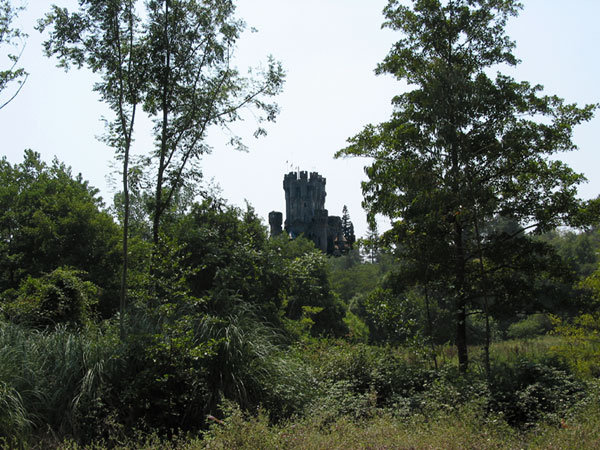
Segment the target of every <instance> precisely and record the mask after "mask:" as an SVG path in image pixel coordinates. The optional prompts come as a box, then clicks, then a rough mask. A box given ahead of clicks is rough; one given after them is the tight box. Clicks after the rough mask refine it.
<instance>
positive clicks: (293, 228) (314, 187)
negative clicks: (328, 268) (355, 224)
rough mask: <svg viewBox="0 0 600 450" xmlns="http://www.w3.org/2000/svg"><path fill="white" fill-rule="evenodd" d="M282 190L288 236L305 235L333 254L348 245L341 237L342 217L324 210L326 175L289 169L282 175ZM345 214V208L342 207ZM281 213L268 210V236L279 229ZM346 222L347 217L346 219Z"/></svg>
mask: <svg viewBox="0 0 600 450" xmlns="http://www.w3.org/2000/svg"><path fill="white" fill-rule="evenodd" d="M283 189H284V191H285V231H286V233H287V234H288V235H289V236H290V237H291V238H296V237H298V236H300V235H304V237H306V238H307V239H310V240H311V241H313V242H314V243H315V246H316V247H317V248H318V249H320V250H322V251H323V252H327V253H329V254H333V255H340V254H342V253H345V252H347V251H348V249H349V248H350V245H351V244H350V245H349V244H348V243H347V241H346V238H345V237H344V232H343V226H342V219H340V218H339V217H338V216H331V217H330V216H329V215H328V213H327V210H326V209H325V197H326V195H327V194H326V193H325V178H324V177H322V176H321V175H319V174H318V173H317V172H311V173H310V176H309V174H308V172H306V171H302V172H290V173H288V174H287V175H285V176H284V177H283ZM345 213H347V210H345ZM282 219H283V218H282V214H281V213H280V212H277V211H271V212H270V213H269V225H270V226H271V236H277V235H278V234H280V233H281V232H282V230H281V222H282ZM348 221H349V219H348Z"/></svg>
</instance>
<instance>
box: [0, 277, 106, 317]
mask: <svg viewBox="0 0 600 450" xmlns="http://www.w3.org/2000/svg"><path fill="white" fill-rule="evenodd" d="M83 274H84V272H82V271H80V270H75V269H73V268H70V267H59V268H58V269H56V270H54V271H52V272H50V273H49V274H46V275H43V276H42V277H40V278H32V277H27V278H26V279H25V280H24V281H23V282H22V283H21V285H20V287H19V290H18V291H17V292H16V295H15V298H14V299H11V300H9V301H8V302H7V304H6V305H5V307H4V312H5V314H6V315H7V316H8V318H10V320H11V321H13V322H15V323H22V324H25V325H29V326H32V327H35V328H44V327H55V326H57V325H59V324H67V325H81V324H84V323H85V322H87V321H88V320H90V319H91V317H92V308H93V306H94V305H96V304H97V303H98V288H97V287H96V285H94V284H93V283H91V282H89V281H84V280H83V279H82V275H83Z"/></svg>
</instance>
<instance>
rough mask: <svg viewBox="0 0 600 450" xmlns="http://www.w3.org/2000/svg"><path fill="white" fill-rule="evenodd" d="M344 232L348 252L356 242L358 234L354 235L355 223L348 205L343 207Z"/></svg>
mask: <svg viewBox="0 0 600 450" xmlns="http://www.w3.org/2000/svg"><path fill="white" fill-rule="evenodd" d="M342 233H343V234H344V238H346V245H347V248H346V252H347V251H348V250H351V249H352V246H353V245H354V242H356V236H355V235H354V224H353V223H352V221H351V220H350V213H349V212H348V207H347V206H346V205H344V207H343V208H342Z"/></svg>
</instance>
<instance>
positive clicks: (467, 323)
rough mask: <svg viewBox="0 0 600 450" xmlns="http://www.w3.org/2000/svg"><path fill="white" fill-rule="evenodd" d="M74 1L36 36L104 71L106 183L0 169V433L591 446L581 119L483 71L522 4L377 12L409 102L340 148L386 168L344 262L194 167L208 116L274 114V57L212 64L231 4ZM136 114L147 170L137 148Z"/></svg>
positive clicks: (595, 306) (64, 171)
mask: <svg viewBox="0 0 600 450" xmlns="http://www.w3.org/2000/svg"><path fill="white" fill-rule="evenodd" d="M0 4H1V3H0ZM79 5H80V9H79V10H78V12H76V13H68V12H67V11H66V10H63V9H61V8H59V7H55V8H54V9H53V10H52V12H51V13H50V15H48V16H47V17H46V19H45V22H44V24H45V25H44V26H49V27H53V28H52V30H53V31H52V33H51V38H50V41H48V43H47V46H46V50H47V52H48V53H50V54H56V55H58V56H59V58H60V60H61V62H62V63H63V64H65V65H67V64H75V65H77V66H80V65H86V66H88V67H91V68H92V69H94V70H96V71H97V72H99V74H100V75H101V79H102V81H101V82H99V84H98V85H97V90H98V92H99V93H100V94H101V96H102V98H103V100H104V101H107V102H108V104H109V105H110V106H111V107H112V109H113V112H114V113H115V119H114V121H113V122H109V124H108V134H107V136H108V137H107V140H108V141H109V142H110V143H111V145H113V146H114V148H115V150H116V154H117V157H118V158H121V160H122V161H123V163H124V164H123V191H122V192H120V193H118V194H117V195H116V196H115V199H114V204H113V205H112V206H111V207H110V208H109V209H107V208H106V207H105V205H104V204H103V202H102V201H101V199H100V198H99V197H98V196H97V191H96V190H95V189H94V188H92V187H90V186H89V185H88V183H87V182H85V181H84V180H83V178H82V176H81V175H79V176H73V174H72V173H71V170H70V169H69V168H68V167H67V166H65V165H64V164H62V163H60V162H59V161H54V162H52V163H51V164H47V163H45V162H43V161H41V160H40V157H39V155H38V154H36V153H35V152H33V151H31V150H27V151H25V153H24V159H23V162H21V163H19V164H14V165H12V164H10V163H8V161H6V159H3V160H2V161H0V206H1V208H0V211H1V212H0V446H2V447H8V448H63V449H78V448H121V449H126V448H148V449H149V448H152V449H155V448H164V449H179V448H181V449H184V448H186V449H195V448H198V449H204V448H206V449H219V448H223V449H230V448H240V449H243V448H252V449H255V448H264V449H270V448H289V449H296V448H298V449H311V448H315V449H317V448H319V449H328V448H357V449H358V448H423V449H425V448H457V449H458V448H593V447H597V446H600V435H599V431H598V430H600V409H599V407H600V406H599V405H600V384H599V377H600V365H599V364H598V361H599V358H600V338H599V336H600V309H599V308H600V301H599V300H600V283H599V280H600V266H599V261H598V258H597V253H598V250H599V248H600V235H599V230H598V229H597V228H594V227H589V228H588V229H586V230H584V231H580V232H576V231H573V230H555V229H554V228H555V226H556V225H558V224H560V223H571V224H574V225H583V224H585V223H592V222H593V221H594V220H593V219H594V207H593V206H594V205H593V204H590V205H583V203H582V202H580V201H579V200H578V199H577V198H576V197H575V192H574V187H575V186H576V185H577V183H578V182H580V181H581V179H582V178H581V177H580V176H579V175H577V174H575V173H573V172H572V171H571V170H570V169H568V168H567V167H566V166H564V165H563V164H562V163H559V162H556V161H554V160H553V161H549V160H548V156H549V155H550V154H553V153H554V152H556V151H559V150H570V149H571V147H572V144H571V141H570V135H571V129H572V127H573V126H574V125H575V124H576V123H578V122H580V121H583V120H586V119H588V118H589V117H590V116H591V113H592V110H593V109H594V107H592V106H589V107H584V108H577V107H576V106H573V105H565V104H564V103H563V102H562V100H560V99H557V98H555V97H540V96H539V95H538V94H539V89H538V88H537V87H531V86H530V85H529V84H527V83H517V82H515V81H514V80H512V79H510V78H508V77H504V76H501V75H498V77H497V78H496V79H495V80H491V79H490V78H489V77H488V71H486V69H487V68H489V66H490V65H491V64H496V63H501V62H507V63H514V62H515V60H514V58H513V57H512V55H511V53H510V50H511V48H512V43H511V42H510V41H509V40H508V38H507V37H506V36H505V35H504V25H505V22H506V20H507V18H508V16H510V15H513V14H515V13H516V11H517V9H518V7H519V5H518V4H517V3H515V2H513V1H506V0H503V1H495V0H486V1H483V0H480V1H476V0H473V1H466V0H464V1H463V0H454V1H451V2H446V3H443V4H442V3H440V2H437V1H434V0H416V1H415V2H414V9H412V10H411V9H410V8H408V7H401V6H399V5H398V4H397V2H396V1H394V0H391V1H390V3H389V6H388V7H387V8H386V17H387V20H388V25H389V26H391V27H392V28H394V29H398V30H400V31H403V32H404V33H405V37H404V38H403V40H401V41H399V43H398V44H397V45H396V46H395V47H394V49H393V50H392V52H391V53H390V55H389V56H388V58H387V59H386V60H385V61H384V63H383V64H382V65H381V66H380V69H379V70H380V71H382V72H383V71H386V72H392V73H394V74H395V75H397V76H398V77H399V78H406V77H408V79H409V81H412V82H413V84H414V85H415V90H414V91H412V92H409V93H407V94H403V95H401V96H399V97H397V98H396V100H395V103H396V106H397V110H396V112H395V113H394V116H393V117H392V119H391V120H390V122H387V123H385V124H382V125H380V126H378V127H368V128H367V129H366V130H365V131H364V132H363V133H362V134H360V135H358V136H357V137H355V138H353V139H352V140H351V145H350V147H348V148H347V149H346V150H344V151H343V152H344V153H345V154H362V155H370V156H374V157H375V159H374V161H373V165H372V166H371V167H369V168H368V170H367V174H368V176H369V180H368V181H367V182H366V183H365V185H364V191H365V204H366V206H367V207H368V208H369V214H370V216H371V217H370V218H371V224H370V229H369V233H368V235H367V236H366V237H365V238H363V239H359V240H358V241H356V242H354V240H353V239H354V230H353V227H352V223H351V221H350V217H349V213H348V210H347V208H344V211H343V212H344V217H343V220H342V225H343V231H344V235H345V237H346V240H347V242H349V243H350V244H351V245H352V244H354V246H353V248H351V249H350V250H349V251H348V252H346V253H345V254H343V255H341V256H338V257H328V256H326V255H324V254H323V253H322V252H320V251H319V250H317V249H315V247H314V245H313V243H312V242H311V241H309V240H307V239H304V238H303V237H299V238H297V239H294V240H291V239H290V238H289V237H288V236H286V235H285V234H282V235H279V236H277V237H273V238H270V237H269V236H268V234H267V230H266V227H265V226H264V224H263V223H262V221H261V219H260V218H259V217H258V216H257V215H256V213H255V211H254V210H253V209H252V207H251V206H250V205H246V207H245V208H239V207H235V206H231V205H229V204H228V203H227V201H226V200H225V199H222V198H219V197H218V196H217V195H214V194H210V193H204V194H203V195H202V196H198V195H197V190H196V189H194V186H192V183H191V181H192V180H194V178H190V177H188V174H187V170H188V169H191V168H193V167H195V166H194V165H193V164H192V166H188V164H191V162H190V161H192V160H194V159H196V158H197V157H198V156H199V155H200V154H202V152H204V151H206V150H207V147H206V145H205V142H204V132H205V128H206V127H208V126H209V125H227V123H230V122H231V121H235V120H237V119H238V118H239V116H238V110H237V108H239V107H241V106H243V105H247V104H253V105H254V106H255V107H256V108H258V110H261V111H263V112H264V113H265V114H266V117H265V118H266V119H272V118H273V117H274V116H273V114H275V112H276V107H275V106H274V105H272V104H267V103H264V102H263V100H259V97H260V95H265V96H267V97H269V96H271V95H273V94H275V93H277V92H278V91H279V89H280V87H281V82H282V74H281V71H280V69H279V67H278V65H277V64H275V63H273V65H272V66H271V67H270V69H269V71H268V72H267V73H266V74H265V76H266V78H265V79H263V80H262V81H259V82H258V84H256V83H253V82H250V81H249V80H246V79H243V78H240V77H239V74H237V73H236V72H235V71H233V70H232V69H231V68H230V67H229V66H228V58H229V56H228V49H229V48H230V47H231V46H232V45H233V43H234V42H235V40H236V39H237V37H238V34H239V32H240V30H241V22H239V20H238V19H236V18H235V17H234V16H233V4H232V3H231V2H227V1H224V2H221V1H216V2H210V1H203V2H200V1H191V0H185V1H183V0H181V1H179V0H164V1H150V2H146V6H147V8H148V10H147V11H146V12H147V14H146V15H144V16H143V19H142V17H137V16H136V11H138V10H137V9H135V8H134V2H126V1H120V0H115V1H109V2H106V1H105V2H97V1H81V2H80V3H79ZM461 36H462V37H461ZM467 38H468V39H467ZM198 43H200V44H202V45H199V46H198V45H196V44H198ZM442 43H445V44H447V45H444V46H441V44H442ZM203 45H204V47H203ZM142 49H144V50H143V51H142ZM448 49H450V50H451V53H452V54H447V53H445V52H446V51H447V50H448ZM196 51H198V52H199V53H196ZM190 52H191V53H190ZM184 55H188V56H189V58H187V59H185V61H183V56H184ZM144 58H148V59H147V60H146V59H144ZM181 61H183V62H184V63H185V64H183V65H182V66H181V67H179V65H178V62H181ZM205 64H207V65H205ZM132 77H133V78H132ZM195 77H196V78H195ZM194 79H196V81H193V80H194ZM195 83H196V84H195ZM261 83H263V84H261ZM448 83H450V85H448ZM448 86H450V88H449V87H448ZM255 94H256V95H255ZM259 94H260V95H259ZM248 95H249V96H250V97H248ZM260 98H262V97H260ZM205 102H208V103H205ZM473 102H475V103H473ZM138 107H139V108H141V110H142V111H146V112H147V113H148V114H149V115H150V116H151V117H154V118H155V125H156V127H155V131H156V136H155V138H156V149H155V150H156V151H155V152H154V153H152V155H150V156H149V157H148V158H147V160H149V161H150V160H151V161H155V162H156V165H154V166H152V165H151V166H144V165H137V164H134V165H132V166H130V165H129V163H128V161H129V156H128V148H129V146H130V144H131V142H130V140H131V133H132V130H133V123H134V116H135V110H136V109H137V108H138ZM515 111H518V112H519V114H516V113H515ZM450 113H452V114H450ZM544 114H547V115H549V116H550V120H549V121H546V122H542V123H540V122H537V121H536V120H537V118H538V117H537V116H539V115H544ZM532 116H536V117H532ZM534 119H535V120H534ZM196 162H197V160H196ZM140 179H148V180H154V182H153V183H152V184H150V185H146V184H145V183H138V182H137V181H139V180H140ZM586 206H590V207H589V208H586ZM377 213H383V214H386V215H387V216H388V217H390V218H392V219H393V220H394V221H395V222H394V225H393V227H392V229H391V230H390V231H388V232H385V233H384V234H383V235H382V236H380V235H379V233H378V231H377V226H376V222H375V220H374V218H375V214H377ZM507 243H510V245H507ZM125 300H126V301H125ZM467 336H468V337H469V341H467V340H466V337H467Z"/></svg>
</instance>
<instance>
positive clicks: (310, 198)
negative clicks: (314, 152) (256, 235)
mask: <svg viewBox="0 0 600 450" xmlns="http://www.w3.org/2000/svg"><path fill="white" fill-rule="evenodd" d="M283 189H284V191H285V205H286V211H285V230H286V231H287V232H288V233H289V235H290V236H291V237H293V238H295V237H297V236H300V235H301V234H305V235H306V236H307V237H308V234H309V233H310V232H311V223H312V222H313V218H314V217H315V214H316V213H317V211H321V210H324V209H325V196H326V193H325V178H323V177H322V176H321V175H319V174H318V173H316V172H312V173H311V174H310V178H309V176H308V173H307V172H306V171H302V172H290V173H288V174H287V175H285V177H284V179H283Z"/></svg>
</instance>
